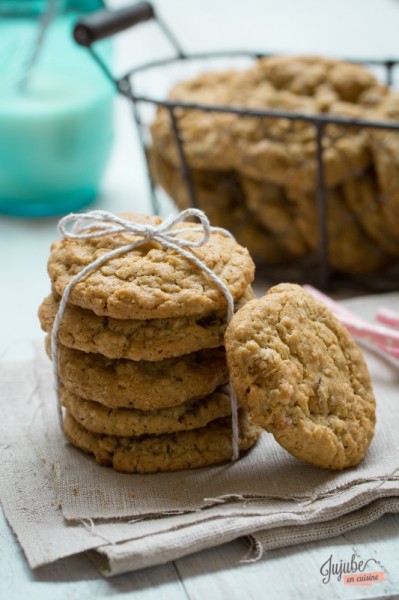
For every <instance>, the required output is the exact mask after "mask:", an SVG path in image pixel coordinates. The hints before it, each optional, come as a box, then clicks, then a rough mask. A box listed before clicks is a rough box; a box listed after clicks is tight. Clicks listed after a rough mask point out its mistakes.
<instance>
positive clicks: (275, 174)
mask: <svg viewBox="0 0 399 600" xmlns="http://www.w3.org/2000/svg"><path fill="white" fill-rule="evenodd" d="M386 93H387V89H386V87H385V86H382V85H380V84H379V83H378V81H377V79H376V78H375V77H374V75H373V74H372V73H371V72H370V71H368V70H367V69H366V68H365V67H363V66H360V65H353V64H349V63H344V62H342V61H333V60H327V59H326V60H324V59H322V58H319V57H274V58H264V59H261V60H260V61H259V62H258V63H257V64H256V65H255V66H253V67H252V68H249V69H248V70H247V71H245V72H242V71H228V72H220V73H203V74H201V75H198V76H197V77H194V78H193V79H191V80H188V81H185V82H181V83H179V84H177V85H176V86H175V87H174V88H173V89H172V90H171V92H170V98H172V99H174V100H181V101H187V102H197V103H200V104H201V103H204V104H214V105H228V106H237V107H244V108H250V109H255V110H275V111H287V112H291V113H301V114H305V115H307V114H319V113H330V114H333V115H336V116H338V117H348V118H367V116H368V114H369V110H370V109H371V107H374V106H376V105H378V103H379V102H381V100H382V99H383V98H384V96H385V94H386ZM176 116H177V120H178V125H179V129H180V134H181V138H182V140H183V143H184V149H185V154H186V157H187V159H188V163H189V165H190V167H191V168H193V169H205V170H206V169H215V170H230V171H232V170H234V171H236V172H237V173H240V174H241V175H245V176H249V177H253V178H255V179H259V180H262V179H265V180H267V181H270V182H271V183H274V184H277V185H285V184H288V185H292V186H294V185H295V186H297V187H299V188H300V189H302V190H307V191H310V190H314V189H315V186H316V173H317V160H316V147H317V146H316V132H315V127H314V125H313V124H312V123H308V122H306V121H304V120H296V121H291V120H288V119H284V118H270V117H268V118H266V117H265V118H262V117H254V116H250V117H248V116H243V115H238V114H228V113H224V112H212V111H200V110H195V111H194V110H190V109H184V108H179V109H178V110H177V111H176ZM151 132H152V141H153V147H154V148H155V149H156V151H157V152H159V153H160V154H161V155H162V156H163V157H164V158H165V159H166V160H167V161H168V162H170V163H171V164H173V165H174V166H175V167H178V168H179V167H180V155H179V151H178V148H177V146H176V142H175V137H174V133H173V131H172V128H171V125H170V118H169V113H168V111H167V110H165V109H163V108H160V109H159V110H158V112H157V116H156V118H155V120H154V122H153V123H152V126H151ZM323 150H324V167H325V179H326V183H327V185H328V186H334V185H338V184H340V183H341V182H342V181H345V180H346V179H348V178H349V177H351V176H353V174H358V173H359V172H361V171H362V170H363V169H365V168H366V167H367V166H369V164H370V162H371V155H370V149H369V144H368V133H367V132H366V131H363V130H361V129H359V128H356V127H348V126H343V125H339V124H328V125H326V126H325V128H324V136H323Z"/></svg>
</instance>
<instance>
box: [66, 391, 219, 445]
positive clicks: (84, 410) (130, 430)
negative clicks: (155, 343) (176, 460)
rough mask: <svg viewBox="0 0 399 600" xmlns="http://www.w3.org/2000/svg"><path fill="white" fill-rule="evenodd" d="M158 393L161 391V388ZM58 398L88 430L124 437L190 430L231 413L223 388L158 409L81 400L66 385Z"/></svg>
mask: <svg viewBox="0 0 399 600" xmlns="http://www.w3.org/2000/svg"><path fill="white" fill-rule="evenodd" d="M158 394H160V395H162V388H159V389H158ZM61 401H62V404H63V405H64V406H65V407H66V408H67V410H68V412H69V413H70V414H71V415H72V417H73V418H74V419H75V420H76V421H77V422H78V423H80V424H81V425H82V427H84V428H85V429H87V430H88V431H91V432H93V433H101V434H104V435H116V436H125V437H132V436H141V435H160V434H162V433H177V432H178V431H190V430H191V429H199V428H201V427H205V425H207V424H208V423H210V422H211V421H214V420H215V419H220V418H223V417H227V416H229V415H230V414H231V405H230V396H229V393H228V391H227V390H223V389H222V388H220V389H218V390H216V391H215V392H213V393H211V394H209V396H206V397H204V398H199V399H197V400H189V401H187V402H184V403H183V404H179V406H174V407H171V408H163V409H160V410H137V409H134V408H133V409H132V408H112V409H108V408H106V407H105V406H103V405H102V404H99V403H98V402H93V401H91V400H84V399H83V398H81V397H80V396H78V395H77V394H74V393H73V392H71V391H69V390H68V389H67V388H65V387H64V388H62V390H61Z"/></svg>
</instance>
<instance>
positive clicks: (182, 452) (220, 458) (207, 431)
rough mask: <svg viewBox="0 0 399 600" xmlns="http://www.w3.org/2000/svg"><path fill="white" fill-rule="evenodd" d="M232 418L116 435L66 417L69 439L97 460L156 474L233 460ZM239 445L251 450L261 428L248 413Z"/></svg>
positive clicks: (241, 419)
mask: <svg viewBox="0 0 399 600" xmlns="http://www.w3.org/2000/svg"><path fill="white" fill-rule="evenodd" d="M230 421H231V419H230V418H229V417H227V418H226V419H218V420H216V421H212V422H211V423H209V424H208V425H207V426H206V427H201V428H200V429H195V430H193V431H182V432H179V433H173V434H162V435H148V436H142V437H116V436H107V435H101V434H96V433H92V432H90V431H88V430H87V429H85V428H84V427H82V425H80V424H79V423H78V422H77V421H75V419H74V418H73V417H72V416H71V415H70V414H68V413H67V414H66V416H65V419H64V431H65V435H66V437H67V438H68V440H69V441H70V442H71V444H73V445H74V446H77V447H78V448H80V449H81V450H83V451H84V452H87V453H88V454H93V455H94V458H95V460H96V462H97V463H99V464H102V465H108V466H112V467H113V468H114V469H115V470H116V471H121V472H123V473H156V472H157V471H177V470H179V469H194V468H198V467H207V466H210V465H215V464H218V463H222V462H224V461H227V460H230V459H231V456H232V446H231V439H232V432H231V424H230ZM239 426H240V437H239V448H240V450H241V451H244V450H248V449H249V448H251V447H252V446H253V445H254V444H255V442H256V441H257V439H258V437H259V435H260V429H259V428H258V427H257V426H256V425H252V424H251V423H250V422H249V421H248V419H247V418H246V415H245V413H243V412H241V414H240V415H239Z"/></svg>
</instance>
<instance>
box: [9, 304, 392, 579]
mask: <svg viewBox="0 0 399 600" xmlns="http://www.w3.org/2000/svg"><path fill="white" fill-rule="evenodd" d="M344 304H345V305H346V306H348V307H349V308H351V310H354V311H355V312H356V313H357V314H359V315H360V316H363V317H365V318H368V319H369V320H372V318H373V315H374V313H375V311H376V309H377V307H378V306H380V305H384V306H386V307H388V308H389V307H390V308H396V309H398V307H399V294H396V293H395V294H386V295H379V296H369V297H367V298H360V299H355V300H350V301H347V302H345V303H344ZM364 353H365V357H366V360H367V362H368V365H369V369H370V372H371V376H372V380H373V384H374V390H375V393H376V397H377V405H378V407H377V418H378V421H377V429H376V435H375V438H374V440H373V443H372V445H371V448H370V449H369V451H368V453H367V456H366V458H365V459H364V460H363V462H362V463H361V464H360V465H359V466H358V467H357V468H355V469H349V470H346V471H343V472H329V471H324V470H321V469H316V468H313V467H311V466H309V465H306V464H303V463H301V462H299V461H297V460H295V459H294V458H292V457H290V456H289V455H288V454H287V453H286V452H285V451H284V450H283V449H281V448H280V447H279V446H278V445H277V444H276V443H275V442H274V439H273V437H272V436H271V435H269V434H266V433H265V434H264V435H263V436H262V438H261V440H260V441H259V443H258V444H257V445H256V447H255V448H253V449H252V450H251V451H249V452H248V453H247V454H246V455H245V456H244V457H243V458H241V459H240V460H239V461H238V462H236V463H234V464H232V463H227V464H224V465H222V466H218V467H213V468H205V469H199V470H193V471H179V472H176V473H161V474H156V475H124V474H119V473H115V472H114V471H113V470H111V469H108V468H106V467H101V466H98V465H96V464H95V463H94V461H93V460H92V459H91V458H90V457H88V456H86V455H84V454H83V453H81V452H79V451H78V450H76V449H75V448H73V447H71V446H69V445H68V444H67V443H66V442H65V439H64V437H63V436H62V434H61V433H60V429H59V424H58V417H57V411H56V406H55V396H54V391H53V378H52V371H51V364H50V362H49V361H48V359H47V358H46V357H45V355H44V353H43V352H38V353H37V358H36V359H35V360H34V361H31V362H26V363H18V364H10V363H3V364H2V365H0V384H1V391H0V404H1V411H2V412H1V419H0V449H1V450H2V460H1V461H0V500H1V502H2V505H3V509H4V512H5V515H6V517H7V520H8V522H9V524H10V525H11V527H12V529H13V531H14V533H15V535H16V537H17V538H18V541H19V542H20V544H21V546H22V548H23V550H24V552H25V555H26V558H27V560H28V563H29V565H30V566H31V567H32V568H35V567H37V566H39V565H44V564H47V563H50V562H53V561H55V560H57V559H59V558H63V557H66V556H70V555H73V554H77V553H80V552H84V551H88V550H90V556H91V557H92V558H93V560H94V562H95V563H96V564H97V565H98V568H99V569H100V570H101V572H102V573H103V574H104V575H115V574H118V573H122V572H126V571H130V570H135V569H140V568H143V567H147V566H151V565H155V564H160V563H164V562H167V561H169V560H173V559H176V558H179V557H181V556H184V555H186V554H189V553H192V552H196V551H199V550H203V549H205V548H208V547H211V546H215V545H219V544H222V543H224V542H227V541H230V540H233V539H236V538H238V537H241V536H250V537H251V539H252V541H253V547H254V549H255V554H256V555H260V554H261V552H262V551H263V550H264V549H271V548H279V547H283V546H288V545H293V544H299V543H303V542H309V541H312V540H320V539H327V538H330V537H333V536H335V535H337V534H340V533H343V532H344V531H347V530H349V529H353V528H356V527H360V526H362V525H364V524H366V523H370V522H372V521H373V520H375V519H377V518H379V517H380V516H381V515H382V514H384V513H386V512H399V437H398V435H397V431H398V427H399V361H398V363H397V364H395V363H394V361H388V360H386V359H385V358H383V357H382V356H380V355H378V354H375V353H373V352H372V351H371V350H369V349H365V350H364Z"/></svg>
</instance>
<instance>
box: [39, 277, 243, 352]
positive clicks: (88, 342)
mask: <svg viewBox="0 0 399 600" xmlns="http://www.w3.org/2000/svg"><path fill="white" fill-rule="evenodd" d="M253 298H254V293H253V291H252V288H251V286H248V288H247V289H246V290H245V292H244V294H243V295H242V296H241V297H240V298H239V299H238V301H237V302H236V305H235V308H236V310H237V309H238V308H239V307H240V306H242V305H243V304H245V302H248V300H252V299H253ZM58 306H59V302H58V301H57V300H55V298H54V296H52V295H50V296H48V297H47V298H45V299H44V300H43V302H42V304H41V305H40V308H39V319H40V323H41V326H42V328H43V330H44V331H45V332H47V333H49V332H50V331H51V329H52V327H53V322H54V319H55V315H56V314H57V310H58ZM225 329H226V311H225V310H221V311H215V312H210V313H208V314H206V315H204V316H187V317H177V318H170V319H148V320H145V321H143V320H134V319H112V318H111V317H98V316H97V315H95V314H94V313H93V312H92V311H90V310H86V309H84V308H80V307H78V306H74V305H73V304H67V307H66V310H65V312H64V315H63V318H62V321H61V323H60V326H59V329H58V341H59V342H60V343H61V344H63V345H64V346H67V347H68V348H75V349H76V350H82V351H83V352H94V353H97V354H103V355H104V356H106V357H108V358H127V359H130V360H143V361H160V360H163V359H165V358H170V357H174V356H181V355H183V354H191V353H192V352H197V351H198V350H202V349H203V348H216V347H217V346H220V345H222V344H223V336H224V332H225Z"/></svg>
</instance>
